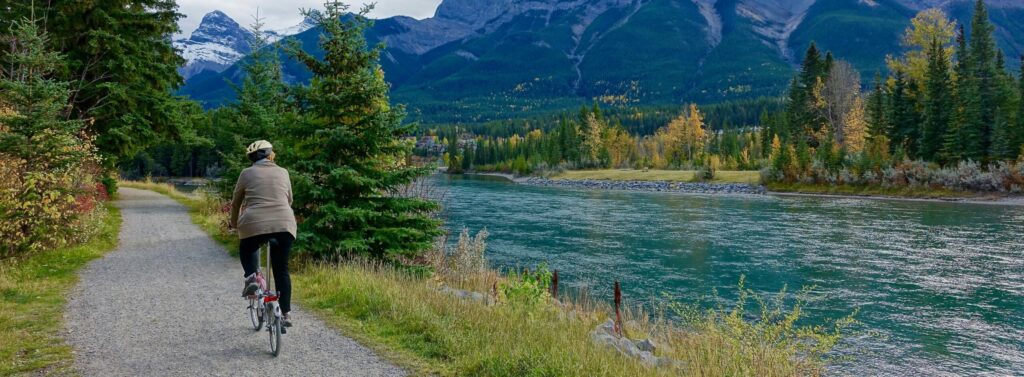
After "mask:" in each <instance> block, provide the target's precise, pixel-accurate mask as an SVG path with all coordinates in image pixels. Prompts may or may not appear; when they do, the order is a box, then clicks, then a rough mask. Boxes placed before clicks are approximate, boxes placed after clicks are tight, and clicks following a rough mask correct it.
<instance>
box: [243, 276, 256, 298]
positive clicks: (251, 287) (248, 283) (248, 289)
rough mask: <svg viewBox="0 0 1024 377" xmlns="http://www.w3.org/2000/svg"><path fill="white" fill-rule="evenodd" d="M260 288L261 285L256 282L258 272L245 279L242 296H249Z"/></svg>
mask: <svg viewBox="0 0 1024 377" xmlns="http://www.w3.org/2000/svg"><path fill="white" fill-rule="evenodd" d="M259 289H260V285H259V284H256V274H252V275H249V277H248V278H246V279H245V289H243V290H242V297H249V296H252V295H254V294H256V291H257V290H259Z"/></svg>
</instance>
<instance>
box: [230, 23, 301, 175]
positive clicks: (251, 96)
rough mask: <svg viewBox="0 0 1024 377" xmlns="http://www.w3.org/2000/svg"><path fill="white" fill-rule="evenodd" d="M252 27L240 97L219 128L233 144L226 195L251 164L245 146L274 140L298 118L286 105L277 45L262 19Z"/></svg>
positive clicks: (237, 91) (284, 151) (282, 148)
mask: <svg viewBox="0 0 1024 377" xmlns="http://www.w3.org/2000/svg"><path fill="white" fill-rule="evenodd" d="M250 31H251V35H252V37H251V38H250V40H249V46H251V48H252V53H250V54H249V56H247V57H246V58H245V59H244V60H242V61H241V63H240V64H241V66H242V73H243V74H244V77H243V79H242V85H241V86H235V87H234V90H235V95H236V97H237V98H238V101H237V102H235V103H234V104H232V105H231V106H230V107H229V108H228V110H229V111H230V114H231V121H230V122H228V123H227V124H226V125H225V127H223V129H220V130H218V131H220V132H222V133H224V134H226V136H225V137H224V138H226V139H230V140H231V143H230V144H229V145H224V146H222V147H223V148H224V149H222V150H223V151H225V152H226V153H225V155H224V156H223V157H224V162H225V163H226V165H227V167H226V169H225V170H224V173H223V174H222V175H221V178H222V179H221V180H220V181H219V183H218V185H219V186H220V188H221V192H222V193H224V194H225V195H231V189H232V188H233V187H235V182H236V181H237V180H238V175H239V173H241V171H242V169H243V168H244V167H246V166H248V165H249V160H248V159H247V158H246V157H245V147H246V146H247V145H249V143H251V142H253V141H256V140H270V141H271V142H272V143H273V142H274V141H276V140H278V139H279V138H280V136H281V132H280V131H281V128H282V127H283V126H284V124H287V123H291V122H292V121H294V116H293V114H289V112H288V109H287V108H286V98H285V83H284V81H283V80H282V78H281V61H280V59H279V58H278V50H277V48H276V46H271V45H269V43H268V40H267V37H266V34H265V33H264V32H263V22H262V21H261V20H260V19H258V18H257V19H256V20H255V21H254V23H253V24H252V25H251V27H250ZM287 149H288V146H287V145H286V144H281V143H278V144H277V145H276V146H275V150H276V152H277V153H278V154H281V155H288V154H289V153H288V151H287Z"/></svg>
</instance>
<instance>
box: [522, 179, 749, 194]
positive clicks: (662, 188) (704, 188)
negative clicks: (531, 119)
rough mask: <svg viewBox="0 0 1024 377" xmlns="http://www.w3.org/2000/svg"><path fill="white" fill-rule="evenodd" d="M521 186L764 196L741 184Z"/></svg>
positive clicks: (536, 182) (542, 182)
mask: <svg viewBox="0 0 1024 377" xmlns="http://www.w3.org/2000/svg"><path fill="white" fill-rule="evenodd" d="M518 182H520V183H522V184H526V185H532V186H545V187H569V188H582V189H594V190H623V191H649V192H680V193H690V194H730V195H764V194H766V193H767V192H768V191H767V190H766V189H765V188H764V186H760V185H748V184H742V183H702V182H695V183H687V182H666V181H609V180H601V179H548V178H542V177H531V178H527V179H524V180H520V181H518Z"/></svg>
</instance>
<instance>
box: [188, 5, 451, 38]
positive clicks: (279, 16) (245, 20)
mask: <svg viewBox="0 0 1024 377" xmlns="http://www.w3.org/2000/svg"><path fill="white" fill-rule="evenodd" d="M367 2H369V1H367ZM376 3H377V6H376V8H375V9H374V10H373V13H371V14H370V15H371V16H372V17H374V18H384V17H391V16H396V15H404V16H409V17H413V18H420V19H422V18H427V17H431V16H433V15H434V11H435V10H436V9H437V5H438V4H440V3H441V0H377V1H376ZM323 4H324V0H285V1H281V0H220V1H210V0H178V12H179V13H182V14H184V15H185V18H182V19H181V20H179V21H178V25H179V26H180V28H181V34H180V35H179V36H188V35H189V34H191V33H192V31H193V30H195V29H196V27H198V26H199V22H200V21H202V20H203V15H205V14H207V13H209V12H212V11H215V10H219V11H221V12H224V13H226V14H227V15H228V16H230V17H231V18H233V19H235V21H238V23H239V24H241V25H243V26H248V25H249V24H251V23H252V22H253V16H254V15H255V14H256V10H257V9H259V14H260V18H263V22H264V23H265V24H266V28H267V29H282V28H286V27H289V26H293V25H295V24H298V23H299V22H301V21H302V15H301V14H299V8H322V7H323ZM361 4H362V2H359V1H352V2H351V5H352V6H353V8H356V7H358V6H360V5H361Z"/></svg>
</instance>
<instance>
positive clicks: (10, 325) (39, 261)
mask: <svg viewBox="0 0 1024 377" xmlns="http://www.w3.org/2000/svg"><path fill="white" fill-rule="evenodd" d="M104 208H105V209H106V211H107V213H106V216H104V218H103V224H102V228H101V229H100V233H99V235H98V236H97V237H96V238H95V239H93V240H92V241H90V242H88V243H86V244H83V245H80V246H76V247H70V248H61V249H54V250H48V251H44V252H39V253H34V254H31V255H28V256H25V257H16V258H11V259H6V260H3V261H0V376H7V375H14V374H32V375H69V374H73V371H72V369H71V365H72V361H73V358H72V355H71V346H70V345H68V344H67V343H65V342H64V339H63V338H62V337H61V332H62V331H63V330H64V318H63V314H64V305H65V304H66V302H67V294H68V292H69V291H70V290H71V288H72V287H74V286H75V283H76V282H77V281H78V270H79V269H81V268H82V267H84V266H85V265H86V264H87V263H89V262H90V261H92V260H94V259H97V258H99V257H101V256H103V254H105V253H107V252H108V251H110V250H113V249H114V248H115V247H117V240H118V233H119V231H120V228H121V214H120V212H119V211H118V209H117V207H114V205H113V204H112V203H106V204H105V205H104Z"/></svg>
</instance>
